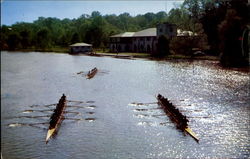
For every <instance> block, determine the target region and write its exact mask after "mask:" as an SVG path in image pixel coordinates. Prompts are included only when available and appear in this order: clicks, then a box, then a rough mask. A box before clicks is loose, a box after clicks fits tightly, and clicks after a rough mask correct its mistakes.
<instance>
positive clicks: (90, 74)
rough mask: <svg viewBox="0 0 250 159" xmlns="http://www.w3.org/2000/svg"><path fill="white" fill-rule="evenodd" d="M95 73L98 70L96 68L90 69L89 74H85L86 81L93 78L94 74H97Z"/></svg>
mask: <svg viewBox="0 0 250 159" xmlns="http://www.w3.org/2000/svg"><path fill="white" fill-rule="evenodd" d="M97 71H98V69H97V68H96V67H95V68H94V69H92V70H91V71H89V73H88V74H87V79H90V78H93V77H94V76H95V74H96V73H97Z"/></svg>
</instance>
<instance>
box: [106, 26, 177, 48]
mask: <svg viewBox="0 0 250 159" xmlns="http://www.w3.org/2000/svg"><path fill="white" fill-rule="evenodd" d="M161 35H164V36H166V37H167V38H169V39H171V38H172V37H174V36H177V26H176V25H175V24H170V23H161V24H158V25H157V27H156V28H148V29H144V30H141V31H138V32H125V33H120V34H116V35H112V36H110V51H111V52H147V53H155V52H156V51H157V42H158V38H159V37H160V36H161Z"/></svg>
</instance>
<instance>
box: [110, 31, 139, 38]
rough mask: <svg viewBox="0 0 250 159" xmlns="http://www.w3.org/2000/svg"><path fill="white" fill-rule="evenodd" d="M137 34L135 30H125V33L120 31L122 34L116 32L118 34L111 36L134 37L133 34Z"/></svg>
mask: <svg viewBox="0 0 250 159" xmlns="http://www.w3.org/2000/svg"><path fill="white" fill-rule="evenodd" d="M134 34H135V32H124V33H120V34H116V35H113V36H110V37H112V38H115V37H117V38H118V37H132V36H133V35H134Z"/></svg>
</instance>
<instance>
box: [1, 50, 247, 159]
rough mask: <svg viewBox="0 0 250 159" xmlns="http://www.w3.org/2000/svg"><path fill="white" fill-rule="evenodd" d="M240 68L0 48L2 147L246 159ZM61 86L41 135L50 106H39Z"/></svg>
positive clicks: (38, 154) (7, 150)
mask: <svg viewBox="0 0 250 159" xmlns="http://www.w3.org/2000/svg"><path fill="white" fill-rule="evenodd" d="M94 67H97V68H98V69H99V71H98V72H97V74H96V76H95V77H94V78H92V79H86V77H85V76H84V75H85V74H86V73H87V71H89V70H91V69H92V68H94ZM81 71H83V73H79V72H81ZM77 73H79V74H77ZM249 75H250V74H249V72H246V71H240V70H237V69H234V70H232V69H223V68H220V67H219V66H218V64H217V62H214V61H194V62H190V61H179V62H178V61H153V60H147V59H136V60H127V59H118V58H111V57H90V56H71V55H67V54H53V53H23V52H15V53H11V52H1V152H2V156H3V158H4V159H12V158H15V159H17V158H20V159H23V158H26V159H28V158H32V159H34V158H41V159H48V158H58V159H64V158H76V159H78V158H79V159H82V158H90V159H93V158H109V159H110V158H122V159H123V158H141V159H143V158H175V157H177V158H188V157H190V158H196V157H197V158H204V157H219V158H221V157H226V158H229V157H230V158H249V157H250V125H249V122H250V105H249V103H250V96H249V93H250V90H249V88H250V79H249ZM63 93H64V94H65V95H66V96H67V99H68V100H69V103H68V105H69V107H67V108H66V110H67V111H70V112H71V113H70V112H69V113H67V114H66V115H65V117H68V119H65V120H64V121H63V122H62V124H61V127H60V129H59V131H58V133H57V135H56V136H55V138H52V139H51V140H50V141H49V143H48V144H45V137H46V134H47V128H48V121H49V116H50V115H51V113H52V111H51V110H53V108H54V107H53V105H52V106H46V105H50V104H54V103H57V102H58V100H59V99H60V97H61V96H62V94H63ZM158 93H160V94H162V95H164V96H165V97H168V98H169V99H171V100H172V102H173V103H174V104H175V105H177V107H178V108H179V109H180V110H181V111H182V112H183V114H185V115H186V116H187V117H188V119H189V126H190V128H191V129H192V130H193V131H194V132H195V133H196V134H197V136H198V137H199V139H200V142H199V143H197V142H195V140H194V139H193V138H191V137H190V136H188V135H186V136H185V135H184V134H183V133H182V132H181V131H179V130H177V129H176V128H175V125H174V124H173V123H171V121H170V120H169V118H168V117H167V116H166V115H165V114H164V112H163V111H162V110H161V109H159V108H158V105H157V104H156V103H155V102H156V98H155V96H156V95H157V94H158ZM70 100H71V101H70ZM74 101H75V102H74ZM76 101H83V102H78V103H77V102H76ZM135 102H136V103H151V104H137V105H136V104H133V103H135ZM70 106H79V107H70ZM72 112H78V113H80V114H76V113H72ZM70 118H74V119H82V120H79V121H76V120H71V119H70ZM37 123H43V124H37ZM32 124H34V125H32Z"/></svg>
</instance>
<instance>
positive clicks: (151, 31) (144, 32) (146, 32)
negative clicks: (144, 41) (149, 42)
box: [110, 28, 156, 38]
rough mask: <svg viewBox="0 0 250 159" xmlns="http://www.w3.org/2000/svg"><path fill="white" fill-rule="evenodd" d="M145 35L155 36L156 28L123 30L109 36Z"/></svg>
mask: <svg viewBox="0 0 250 159" xmlns="http://www.w3.org/2000/svg"><path fill="white" fill-rule="evenodd" d="M145 36H156V28H148V29H145V30H141V31H138V32H124V33H120V34H116V35H113V36H110V37H111V38H118V37H119V38H121V37H123V38H124V37H145Z"/></svg>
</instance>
